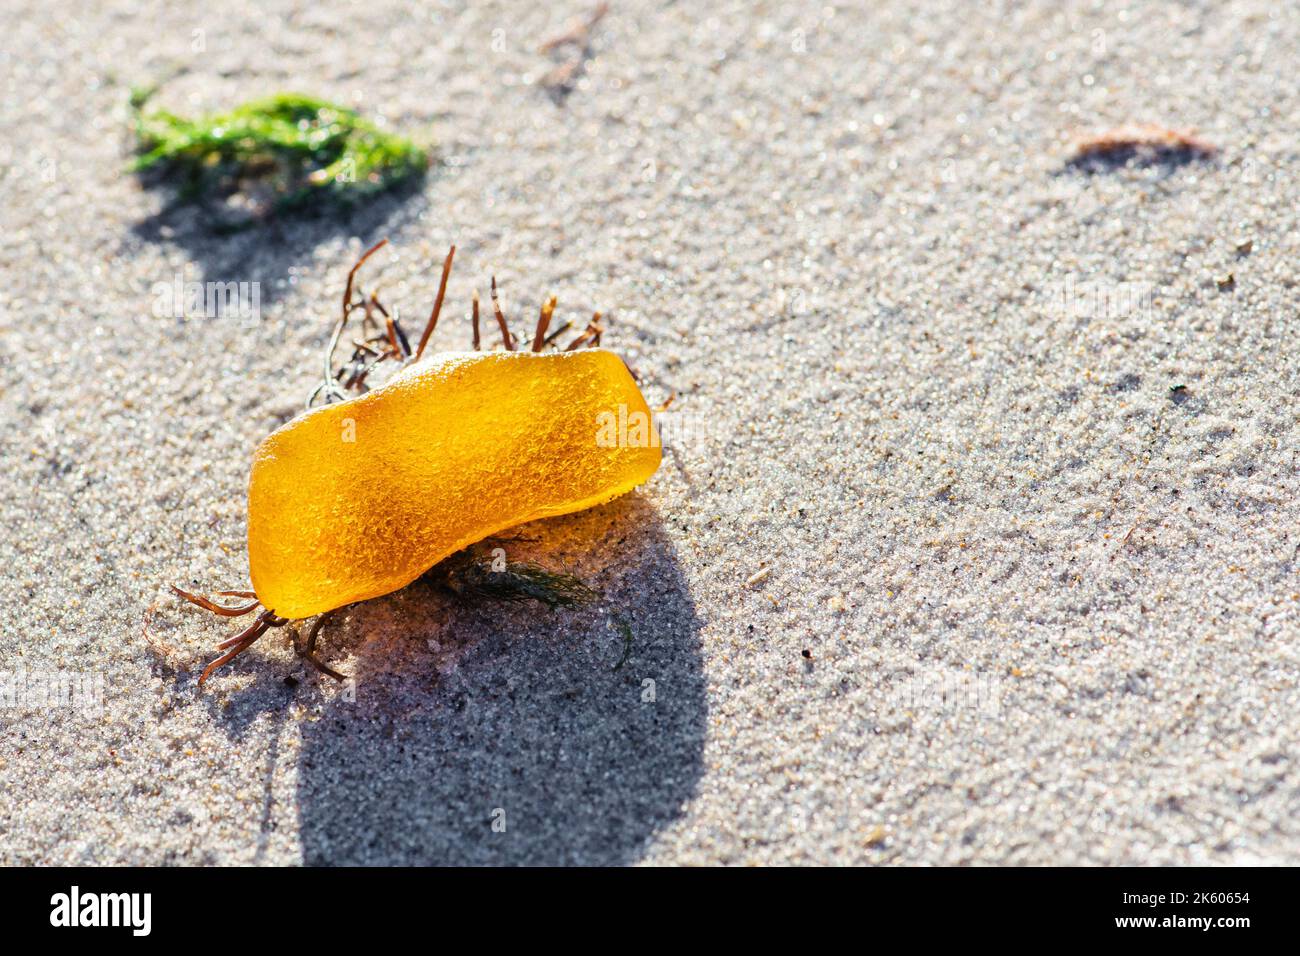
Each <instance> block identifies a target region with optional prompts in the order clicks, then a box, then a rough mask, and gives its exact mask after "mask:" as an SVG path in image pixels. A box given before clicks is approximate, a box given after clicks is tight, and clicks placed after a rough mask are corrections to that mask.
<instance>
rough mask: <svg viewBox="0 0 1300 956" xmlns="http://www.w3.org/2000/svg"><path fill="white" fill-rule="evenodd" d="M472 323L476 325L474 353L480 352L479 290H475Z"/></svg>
mask: <svg viewBox="0 0 1300 956" xmlns="http://www.w3.org/2000/svg"><path fill="white" fill-rule="evenodd" d="M470 321H471V322H472V323H473V324H474V351H475V352H477V351H478V350H479V344H478V343H479V339H478V290H477V289H475V290H474V311H473V312H472V313H471V318H470Z"/></svg>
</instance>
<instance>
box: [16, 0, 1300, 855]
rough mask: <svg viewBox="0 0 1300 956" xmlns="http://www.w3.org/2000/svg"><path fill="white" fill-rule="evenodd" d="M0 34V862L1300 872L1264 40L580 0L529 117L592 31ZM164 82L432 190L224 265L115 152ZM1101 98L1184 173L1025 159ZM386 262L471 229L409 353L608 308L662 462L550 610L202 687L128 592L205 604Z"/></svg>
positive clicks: (1019, 16) (1226, 14) (424, 261)
mask: <svg viewBox="0 0 1300 956" xmlns="http://www.w3.org/2000/svg"><path fill="white" fill-rule="evenodd" d="M8 7H9V15H8V16H7V17H6V23H5V37H4V39H3V41H0V76H3V78H4V82H3V84H0V95H2V96H3V100H4V101H3V107H2V108H0V166H3V179H2V180H0V185H2V186H3V201H2V202H0V261H2V262H3V270H4V280H5V281H4V283H3V285H0V424H2V425H3V427H2V428H0V456H2V460H3V467H2V468H0V509H2V511H3V519H4V533H3V535H0V564H2V565H3V568H4V573H3V574H0V621H3V623H2V624H0V628H2V633H3V641H2V643H0V672H2V673H0V677H3V680H4V681H5V684H4V685H3V686H0V692H2V693H0V780H3V784H4V786H3V792H4V795H3V799H2V800H0V863H8V864H14V863H168V864H189V865H193V864H248V863H267V864H284V863H288V864H297V863H306V864H351V863H357V864H385V863H452V864H460V863H465V864H487V863H491V864H546V863H574V864H638V863H648V864H709V863H724V864H771V863H780V864H789V863H822V864H838V863H879V864H919V863H925V864H954V863H972V864H1008V863H1020V864H1027V863H1035V864H1037V863H1070V864H1121V863H1124V864H1190V863H1209V864H1237V863H1291V864H1295V863H1300V813H1298V812H1297V811H1300V767H1298V766H1297V759H1298V757H1297V738H1298V736H1300V689H1298V687H1300V685H1298V680H1300V655H1298V652H1297V638H1298V637H1300V577H1298V575H1300V531H1298V530H1297V529H1300V503H1298V501H1297V491H1298V490H1300V472H1298V471H1297V463H1298V459H1297V455H1298V451H1300V442H1298V439H1300V427H1298V422H1297V398H1298V397H1300V396H1298V391H1300V379H1298V378H1297V370H1298V366H1300V361H1298V360H1297V357H1296V356H1297V350H1296V346H1295V343H1296V334H1297V331H1300V308H1298V306H1300V290H1297V287H1296V262H1297V238H1296V237H1297V231H1296V216H1297V209H1298V208H1300V188H1298V187H1297V181H1296V177H1295V170H1296V168H1297V167H1296V160H1297V152H1298V151H1300V144H1298V142H1297V124H1298V121H1300V92H1298V89H1297V77H1296V70H1295V64H1296V62H1297V57H1298V56H1300V17H1297V15H1296V13H1295V11H1294V9H1288V7H1287V5H1285V4H1276V3H1270V2H1265V0H1232V2H1224V3H1215V4H1200V3H1186V4H1183V3H1145V2H1131V3H1063V4H1062V3H1055V2H1046V0H1041V2H1030V3H1023V4H1022V3H1014V4H1013V3H994V4H965V3H945V2H932V3H926V4H909V3H903V2H890V3H885V4H875V3H862V4H848V3H839V4H831V3H826V4H821V5H817V4H778V3H768V2H758V3H724V4H708V3H696V2H682V3H671V2H653V0H614V3H613V4H612V5H611V7H610V10H609V13H608V15H607V16H606V17H605V18H604V19H603V20H602V21H601V22H600V23H599V24H598V25H597V26H596V27H595V29H594V30H593V32H592V34H591V38H590V46H589V50H588V52H589V54H590V55H589V56H588V57H587V59H586V60H585V62H584V63H582V64H581V66H579V67H578V68H576V69H575V70H574V71H573V76H572V77H571V78H570V82H569V85H568V89H567V90H566V91H556V90H553V89H551V88H549V87H548V84H549V83H551V81H552V80H554V79H555V77H554V75H553V74H551V71H553V70H554V69H556V68H557V66H561V65H562V64H563V62H564V56H565V53H564V50H563V49H561V50H556V51H543V50H542V49H540V47H541V45H542V43H543V41H544V40H546V39H547V38H548V37H551V36H554V35H556V34H557V33H561V32H563V31H564V30H565V28H566V24H567V23H568V21H569V20H570V19H571V18H572V17H574V16H577V15H581V14H584V13H585V12H587V11H588V10H589V9H590V7H589V6H586V5H583V4H580V3H569V4H561V5H558V6H555V7H554V8H552V9H547V8H546V6H545V5H538V4H535V3H524V2H514V0H511V2H502V0H489V2H483V3H475V4H472V5H466V4H461V3H451V2H443V3H419V4H413V3H404V2H389V0H370V2H366V3H343V2H328V3H305V2H258V3H252V2H244V0H236V2H232V3H228V4H222V5H220V7H219V9H218V7H217V6H214V5H209V4H197V3H174V2H168V3H143V2H129V3H128V2H116V0H115V2H104V3H97V4H70V3H59V2H55V3H35V2H27V0H18V2H17V3H14V2H11V3H10V4H8ZM159 80H165V82H164V83H163V85H162V87H161V90H160V92H159V93H158V96H157V102H158V104H159V105H160V106H164V107H167V108H170V109H174V110H176V111H178V112H183V113H198V112H203V111H209V110H217V109H222V108H228V107H230V106H232V105H234V104H236V103H238V102H241V101H243V100H246V99H248V98H251V97H253V96H257V95H262V94H267V93H272V92H277V91H280V90H286V89H289V90H300V91H303V92H307V93H312V94H316V95H320V96H324V97H327V98H330V99H333V100H336V101H339V102H342V103H347V104H352V105H355V106H357V107H358V108H359V109H361V110H362V111H363V112H365V113H366V115H368V116H370V117H372V118H376V119H378V120H381V121H382V122H383V123H384V124H385V125H386V127H387V128H390V129H393V130H396V131H400V132H402V133H404V134H407V135H410V136H415V137H418V138H424V139H427V140H429V141H436V144H437V162H436V164H435V165H434V166H433V168H432V169H431V170H430V172H429V175H428V176H427V177H426V179H425V180H424V181H423V183H421V184H420V185H419V186H418V187H417V188H415V189H413V190H407V191H405V192H403V193H398V194H392V195H387V196H384V197H383V198H381V199H378V200H375V201H373V202H369V203H366V204H364V205H362V206H360V207H358V208H356V209H354V210H352V211H345V212H337V213H334V214H331V215H327V216H323V217H314V218H313V217H308V218H304V217H297V218H284V219H281V220H278V221H275V222H273V223H270V224H268V225H267V226H265V227H263V228H259V229H254V230H245V231H242V232H238V233H235V234H223V233H221V232H220V231H218V230H215V229H213V228H212V223H211V222H210V221H208V217H207V216H206V215H205V214H204V212H203V211H202V210H200V209H196V208H195V207H193V206H182V207H175V206H174V203H173V200H174V198H175V194H174V192H171V191H169V190H168V189H166V188H157V187H154V186H152V185H149V184H145V183H142V182H141V181H140V180H139V179H137V178H136V177H135V176H133V175H131V174H130V173H128V172H127V171H126V165H127V163H128V162H129V159H130V154H131V145H132V144H131V138H130V135H129V116H128V110H127V96H128V91H129V89H130V88H131V87H132V86H133V85H136V84H143V83H149V82H156V81H159ZM1135 123H1158V124H1164V125H1166V126H1169V127H1174V128H1178V129H1185V128H1186V129H1195V130H1196V131H1197V135H1198V136H1199V137H1200V138H1201V139H1203V140H1204V141H1205V142H1207V143H1209V144H1213V145H1214V146H1215V147H1217V149H1216V151H1215V152H1214V153H1213V154H1212V155H1209V156H1201V155H1191V154H1187V153H1173V154H1160V155H1155V156H1148V155H1144V154H1139V155H1135V156H1129V157H1124V156H1120V157H1118V158H1115V159H1106V158H1103V159H1101V160H1099V161H1097V162H1091V163H1076V162H1072V161H1071V158H1072V156H1073V155H1074V154H1073V145H1072V143H1073V142H1074V140H1075V138H1076V137H1078V136H1081V135H1087V134H1089V133H1093V132H1097V131H1102V130H1106V129H1110V128H1113V127H1118V126H1123V125H1127V124H1135ZM385 237H387V238H389V239H390V240H391V244H392V245H391V248H390V249H388V250H386V251H385V252H384V253H383V254H382V255H381V256H379V257H377V258H376V260H375V262H374V268H373V269H371V270H370V271H369V272H368V273H367V277H368V281H369V282H370V283H371V284H376V283H377V284H379V285H380V286H381V287H382V289H383V293H384V296H385V298H386V299H387V300H388V301H389V302H391V303H396V304H399V305H400V306H401V307H402V309H403V315H404V316H408V317H409V318H408V320H407V321H408V326H412V325H414V326H418V324H419V323H418V320H417V319H416V318H415V317H416V316H418V315H420V314H422V313H423V312H424V311H425V310H427V309H428V308H429V304H430V302H431V300H432V296H433V292H434V290H435V288H436V285H437V276H438V271H437V270H438V267H439V266H440V264H441V260H442V256H443V255H444V253H445V251H446V249H447V246H448V244H449V243H451V242H455V243H456V244H457V245H458V247H459V251H458V253H457V259H456V269H455V271H454V273H453V275H452V278H451V282H450V287H449V290H448V311H447V312H445V313H444V315H443V319H442V322H441V323H440V325H439V327H438V329H437V332H436V335H435V338H434V346H435V347H436V348H439V349H452V348H464V347H465V346H466V344H467V342H468V334H469V333H468V313H469V302H470V296H471V294H472V292H473V291H474V290H475V289H478V290H480V291H483V292H485V291H486V285H487V281H488V277H489V276H490V275H492V274H495V275H496V276H497V278H498V281H499V283H500V286H501V289H502V297H503V304H504V305H505V307H506V309H507V311H508V312H510V313H511V314H512V315H513V316H514V317H515V319H516V322H517V323H518V325H519V327H518V328H517V331H520V332H522V331H524V329H523V326H524V325H525V324H526V323H527V322H530V321H531V319H532V317H534V316H535V315H536V314H537V313H536V310H537V307H538V304H539V303H540V301H541V299H542V297H543V296H545V295H548V294H551V293H555V294H556V295H558V297H559V315H560V316H561V317H562V318H568V319H574V320H576V321H578V322H579V323H581V322H582V321H585V319H586V317H588V316H589V315H590V314H591V312H592V311H594V310H601V311H603V312H605V313H607V314H608V315H609V316H610V327H609V332H608V333H607V334H606V337H605V344H606V345H607V346H609V347H612V348H614V349H616V350H618V351H619V352H620V353H621V354H622V355H623V356H624V357H625V358H626V359H627V361H628V362H629V363H630V364H631V365H632V366H633V367H635V368H636V369H637V371H638V372H639V373H640V375H641V378H642V383H643V387H644V391H645V393H646V396H647V398H648V399H649V401H650V402H651V403H652V404H657V403H659V402H662V401H664V400H665V399H666V398H667V397H668V396H669V395H675V398H674V401H673V404H672V406H671V409H670V410H669V412H668V413H667V415H666V416H665V434H666V441H667V445H668V449H667V454H666V455H665V458H664V462H663V465H662V467H661V468H660V470H659V472H658V473H657V474H656V475H655V476H654V478H653V479H652V480H651V481H650V482H649V483H648V484H647V485H646V486H644V487H643V488H642V489H640V490H639V491H637V492H635V493H633V494H632V495H629V496H627V497H625V498H622V499H619V500H617V501H615V502H613V503H611V504H608V505H605V506H602V507H599V508H596V509H593V510H590V511H587V512H584V513H581V514H578V515H573V516H570V517H565V518H558V519H553V520H550V521H546V522H541V523H537V524H534V525H531V526H529V527H527V528H525V529H523V530H522V531H521V534H522V535H524V536H525V538H526V539H527V540H521V541H519V542H516V543H513V544H512V545H511V548H512V549H514V552H515V554H514V555H512V556H514V557H518V558H519V559H521V560H522V559H534V560H537V561H541V562H543V563H546V564H549V565H552V566H557V567H558V566H567V567H569V568H571V569H573V570H574V571H575V572H576V573H578V574H579V575H581V576H582V577H584V578H585V579H586V580H588V581H590V582H591V583H592V584H593V585H595V586H596V587H598V588H599V589H600V591H601V594H602V597H601V600H600V602H599V603H598V604H597V605H595V606H593V607H590V608H587V609H583V610H578V611H557V612H554V613H550V612H546V611H545V610H543V609H538V608H535V607H532V606H527V605H521V606H500V605H492V604H472V605H462V604H458V603H456V602H454V601H452V600H450V599H448V597H447V596H446V595H445V594H443V593H441V592H440V591H439V590H437V589H436V588H434V587H432V586H430V585H428V584H427V583H416V584H414V585H412V586H410V587H408V588H406V589H405V590H403V591H401V592H399V593H396V594H393V595H391V596H389V597H386V598H382V599H378V600H375V601H372V602H369V603H367V604H364V605H360V606H356V607H354V608H352V609H351V610H349V611H348V612H347V613H346V614H345V615H343V616H342V618H341V619H340V621H339V622H338V623H337V624H336V625H335V626H333V627H332V628H331V629H330V630H329V631H328V632H327V635H326V638H325V651H324V656H325V658H326V660H327V661H328V662H329V663H330V664H331V665H333V666H334V667H336V668H338V669H339V670H341V671H343V672H345V673H346V674H348V675H349V677H350V678H351V680H350V682H349V683H348V684H347V685H345V686H343V687H339V686H337V685H335V684H334V683H333V682H330V681H328V680H326V679H323V678H321V677H319V676H318V675H317V674H316V673H315V672H313V671H311V670H310V669H308V668H306V667H304V666H303V664H302V662H300V661H298V660H296V659H295V658H294V655H293V652H292V649H291V647H290V646H289V635H288V634H287V633H286V632H285V631H276V632H273V633H272V634H271V635H269V636H268V637H266V638H264V639H263V640H262V641H261V642H260V643H259V644H258V645H257V646H256V647H255V648H254V649H252V650H251V651H250V652H248V653H247V654H245V655H244V656H243V657H241V658H240V659H239V660H238V661H237V662H235V663H234V664H232V665H231V666H230V667H229V668H227V669H226V670H224V671H222V672H220V673H219V674H218V675H217V676H215V677H214V678H213V679H212V680H211V681H210V682H209V683H208V684H207V685H206V687H205V688H204V689H203V690H201V691H200V690H198V689H197V688H196V686H195V681H196V678H197V676H198V673H199V670H200V669H201V667H202V665H203V663H204V662H205V661H207V660H209V659H211V657H212V656H213V655H212V649H213V647H214V646H215V645H216V644H217V643H218V642H220V641H221V640H223V639H224V638H226V637H228V636H229V635H230V634H232V633H233V632H234V627H235V626H237V625H234V624H232V623H231V622H219V621H216V620H215V619H213V618H210V617H208V616H207V615H204V614H202V613H199V612H197V611H195V610H194V609H185V608H183V607H181V606H178V604H177V603H176V601H175V600H174V599H172V598H171V597H170V596H169V595H168V594H167V591H166V587H167V585H168V584H169V583H172V582H175V583H180V584H182V585H183V586H188V587H192V588H195V589H204V590H210V589H215V588H219V587H236V588H237V587H240V586H241V585H243V584H244V583H245V582H246V580H247V573H248V571H247V563H246V555H245V544H244V535H245V483H246V480H247V472H248V466H249V461H250V456H251V453H252V451H253V449H254V448H255V447H256V445H257V443H258V442H259V441H260V440H261V439H262V438H263V437H264V436H265V435H266V434H267V433H268V432H269V431H270V430H271V429H273V428H275V427H276V426H278V425H279V424H281V423H283V422H285V421H287V420H288V419H289V418H291V417H292V416H293V415H294V414H295V413H296V412H297V410H298V409H299V408H300V406H301V403H302V401H303V399H304V398H305V397H306V395H307V393H308V392H310V391H311V389H312V387H313V386H314V385H315V384H316V382H317V380H318V376H319V367H320V365H319V363H320V352H321V348H322V346H323V344H324V343H325V340H326V338H327V336H328V334H329V330H330V324H331V322H332V321H333V319H334V317H335V315H336V313H337V308H338V301H339V297H340V295H341V292H342V284H343V280H344V277H345V274H346V271H347V268H348V267H349V266H350V265H351V263H352V261H353V260H354V259H355V258H356V257H357V255H358V254H359V253H360V252H361V251H362V250H363V249H364V248H365V247H366V246H368V245H369V244H371V243H373V242H375V241H377V240H378V239H380V238H385ZM191 281H200V282H212V281H219V282H236V283H249V285H248V286H247V287H246V288H247V289H249V290H253V289H256V290H257V291H256V295H257V308H256V309H255V310H251V311H248V310H245V311H247V314H231V313H230V311H229V310H227V311H225V312H222V313H221V314H213V315H203V314H192V315H189V316H185V317H177V316H176V315H174V314H159V313H160V311H164V312H165V310H160V309H159V308H158V307H157V302H158V294H159V293H158V289H159V287H160V285H163V286H165V285H168V284H172V283H175V282H181V283H185V282H191ZM250 294H251V291H250ZM238 312H239V310H236V313H238ZM538 414H545V410H544V409H539V410H538ZM483 493H484V494H491V493H492V488H491V487H490V483H487V485H486V486H485V487H484V489H483ZM151 605H156V606H157V609H156V612H155V614H154V616H153V625H152V629H151V631H150V634H151V638H146V635H145V632H144V629H143V628H142V623H141V622H142V616H143V614H144V612H145V610H146V609H147V608H149V607H150V606H151ZM624 625H626V628H625V627H624ZM60 684H62V685H65V686H68V687H71V688H72V689H74V690H75V691H76V692H77V693H76V694H74V695H71V696H70V697H69V699H67V700H64V699H62V698H61V697H60V695H59V693H58V692H57V691H58V687H59V685H60Z"/></svg>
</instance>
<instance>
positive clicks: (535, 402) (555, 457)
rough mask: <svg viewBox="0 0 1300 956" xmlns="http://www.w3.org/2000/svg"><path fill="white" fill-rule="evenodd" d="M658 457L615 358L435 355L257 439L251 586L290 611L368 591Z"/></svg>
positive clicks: (643, 413) (605, 495)
mask: <svg viewBox="0 0 1300 956" xmlns="http://www.w3.org/2000/svg"><path fill="white" fill-rule="evenodd" d="M660 457H661V450H660V447H659V439H658V435H657V433H656V432H655V431H654V426H653V424H651V422H650V411H649V409H648V408H647V407H646V403H645V399H644V398H643V397H642V396H641V392H640V390H639V389H638V388H637V386H636V382H634V381H633V380H632V376H631V375H630V374H629V372H628V370H627V366H625V365H624V364H623V361H622V359H620V358H619V357H618V356H617V355H615V354H614V353H613V352H610V351H607V350H605V349H579V350H576V351H573V352H551V353H540V354H535V353H531V352H449V353H443V354H441V355H436V356H434V357H432V358H431V359H429V360H427V361H425V362H422V363H420V364H419V365H416V366H413V367H411V368H410V369H407V370H406V371H404V372H403V373H402V374H400V375H399V376H397V377H396V378H395V379H393V381H391V382H389V383H388V384H387V385H385V386H383V387H382V388H378V389H376V390H375V391H373V392H370V393H369V394H366V395H363V396H361V397H359V398H355V399H352V400H351V401H347V402H342V403H339V404H336V405H328V406H325V407H323V408H318V409H315V410H313V411H310V412H307V413H305V414H303V415H301V416H300V417H298V418H296V419H294V420H293V421H291V422H289V423H288V424H286V425H284V426H283V427H282V428H280V429H278V430H276V431H275V432H273V433H272V434H271V435H269V436H268V437H267V438H266V440H265V441H263V442H262V444H261V446H260V447H259V448H258V449H257V455H256V457H255V459H254V461H253V468H252V473H251V474H250V476H249V482H248V563H249V572H250V574H251V575H252V580H253V588H254V590H255V591H256V592H257V597H258V598H259V599H260V600H261V602H262V604H263V605H265V606H266V607H267V608H269V609H271V610H273V611H274V612H275V613H276V614H277V615H279V616H281V617H288V618H302V617H310V616H311V615H313V614H319V613H322V612H324V611H328V610H331V609H333V608H336V607H341V606H343V605H345V604H351V603H353V602H355V601H363V600H366V599H367V598H372V597H378V596H379V595H381V594H387V593H389V592H390V591H395V590H397V589H398V588H400V587H403V586H404V585H406V584H409V583H410V582H411V581H413V580H415V578H417V577H419V576H420V575H421V574H422V573H424V572H425V571H426V570H428V569H429V568H430V567H432V566H433V565H435V564H437V563H438V562H439V561H441V560H442V559H443V558H445V557H446V556H447V555H449V554H452V553H454V552H456V551H459V550H460V549H461V548H464V547H466V546H468V545H470V544H473V543H474V542H476V541H481V540H482V539H483V538H485V537H487V536H489V535H492V534H495V533H496V532H499V531H502V530H504V529H506V528H510V527H513V526H514V525H518V524H523V523H524V522H526V521H532V520H534V519H537V518H545V517H549V516H551V515H560V514H566V513H568V512H572V511H580V510H582V509H584V508H590V507H592V506H593V505H597V504H601V503H602V502H605V501H608V500H610V499H611V498H614V497H617V496H618V495H621V494H624V493H625V492H627V491H630V490H631V489H633V488H635V487H636V486H637V485H639V484H641V483H642V482H644V481H645V480H646V479H647V478H649V477H650V476H651V475H652V474H653V473H654V471H655V469H656V468H658V467H659V461H660Z"/></svg>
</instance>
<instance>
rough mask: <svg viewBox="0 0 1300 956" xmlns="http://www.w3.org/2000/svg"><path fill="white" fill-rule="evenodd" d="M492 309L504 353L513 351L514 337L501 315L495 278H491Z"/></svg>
mask: <svg viewBox="0 0 1300 956" xmlns="http://www.w3.org/2000/svg"><path fill="white" fill-rule="evenodd" d="M492 309H493V311H495V312H496V316H497V325H499V326H500V327H501V339H502V341H504V342H505V344H506V351H507V352H513V351H514V350H515V343H514V337H513V336H512V335H511V334H510V326H508V325H506V317H505V316H504V315H502V314H501V302H500V300H498V299H497V277H496V276H493V277H492Z"/></svg>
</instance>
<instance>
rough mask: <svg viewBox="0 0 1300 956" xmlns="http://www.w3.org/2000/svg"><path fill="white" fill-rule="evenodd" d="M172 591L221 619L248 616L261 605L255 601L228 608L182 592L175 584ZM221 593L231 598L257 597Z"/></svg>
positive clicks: (243, 593) (248, 594) (228, 592)
mask: <svg viewBox="0 0 1300 956" xmlns="http://www.w3.org/2000/svg"><path fill="white" fill-rule="evenodd" d="M171 589H172V593H173V594H175V595H176V596H177V597H182V598H184V599H185V600H187V601H189V602H190V603H191V604H194V605H196V606H198V607H201V608H203V610H205V611H211V612H212V613H213V614H219V615H220V616H221V617H239V616H241V615H243V614H247V613H248V612H249V611H251V610H253V609H254V608H255V607H257V606H258V605H259V604H260V603H261V602H260V601H254V602H253V603H252V604H245V605H242V606H240V607H226V606H225V605H223V604H216V603H214V602H212V601H209V600H208V599H207V598H205V597H203V596H202V595H201V594H191V593H190V592H189V591H182V590H181V589H180V588H178V587H177V586H176V585H174V584H173V585H171ZM219 593H221V594H225V595H228V596H230V597H256V596H257V595H255V594H251V593H245V592H240V593H238V594H236V593H234V592H230V591H221V592H219Z"/></svg>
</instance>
